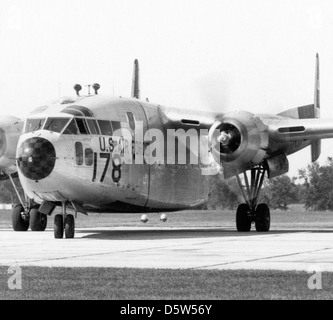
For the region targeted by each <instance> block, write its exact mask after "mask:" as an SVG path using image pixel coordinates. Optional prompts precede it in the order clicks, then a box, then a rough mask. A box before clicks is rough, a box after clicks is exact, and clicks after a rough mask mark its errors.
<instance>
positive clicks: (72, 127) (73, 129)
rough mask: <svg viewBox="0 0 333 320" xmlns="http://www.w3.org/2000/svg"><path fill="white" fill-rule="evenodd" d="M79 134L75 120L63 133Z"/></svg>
mask: <svg viewBox="0 0 333 320" xmlns="http://www.w3.org/2000/svg"><path fill="white" fill-rule="evenodd" d="M79 133H80V132H79V129H78V127H77V125H76V123H75V121H74V119H72V121H71V122H70V123H69V125H68V126H67V128H66V129H65V131H64V132H63V134H79Z"/></svg>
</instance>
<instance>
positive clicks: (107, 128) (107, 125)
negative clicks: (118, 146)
mask: <svg viewBox="0 0 333 320" xmlns="http://www.w3.org/2000/svg"><path fill="white" fill-rule="evenodd" d="M97 121H98V124H99V127H100V128H101V133H102V135H103V136H112V127H111V122H110V121H106V120H97Z"/></svg>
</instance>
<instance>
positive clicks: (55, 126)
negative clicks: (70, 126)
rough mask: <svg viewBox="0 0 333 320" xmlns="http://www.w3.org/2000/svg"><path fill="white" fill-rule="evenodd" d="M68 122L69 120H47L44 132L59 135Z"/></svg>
mask: <svg viewBox="0 0 333 320" xmlns="http://www.w3.org/2000/svg"><path fill="white" fill-rule="evenodd" d="M68 121H69V118H48V119H47V121H46V123H45V126H44V130H49V131H52V132H59V133H60V132H61V131H62V130H63V129H64V128H65V126H66V124H67V123H68Z"/></svg>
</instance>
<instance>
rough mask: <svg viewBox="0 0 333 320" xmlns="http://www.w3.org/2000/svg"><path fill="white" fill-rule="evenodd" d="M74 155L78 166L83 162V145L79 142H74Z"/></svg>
mask: <svg viewBox="0 0 333 320" xmlns="http://www.w3.org/2000/svg"><path fill="white" fill-rule="evenodd" d="M75 157H76V164H77V165H78V166H80V165H82V164H83V147H82V143H81V142H75Z"/></svg>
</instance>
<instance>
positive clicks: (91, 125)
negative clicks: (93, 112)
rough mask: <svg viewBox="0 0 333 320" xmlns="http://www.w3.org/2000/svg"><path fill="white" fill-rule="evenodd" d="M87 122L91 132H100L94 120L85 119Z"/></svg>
mask: <svg viewBox="0 0 333 320" xmlns="http://www.w3.org/2000/svg"><path fill="white" fill-rule="evenodd" d="M87 124H88V127H89V130H90V132H91V134H100V133H99V129H98V125H97V122H96V120H92V119H87Z"/></svg>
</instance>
